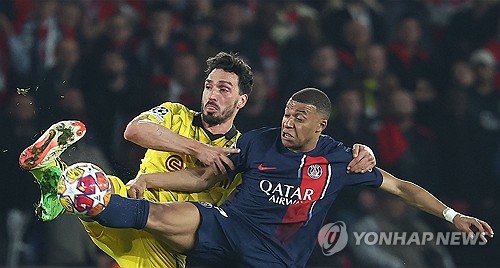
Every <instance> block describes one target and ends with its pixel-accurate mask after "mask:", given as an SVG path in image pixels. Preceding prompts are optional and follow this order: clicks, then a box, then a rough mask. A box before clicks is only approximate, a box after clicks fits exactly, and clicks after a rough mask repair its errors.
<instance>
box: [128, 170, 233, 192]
mask: <svg viewBox="0 0 500 268" xmlns="http://www.w3.org/2000/svg"><path fill="white" fill-rule="evenodd" d="M224 179H227V175H215V174H214V172H213V170H212V169H211V168H210V167H200V168H187V169H183V170H179V171H173V172H159V173H147V174H140V175H138V176H137V177H136V178H135V179H133V180H131V181H129V182H128V183H127V186H130V187H129V189H128V190H127V193H128V196H129V197H131V198H142V197H143V194H144V190H145V189H146V188H155V189H169V190H175V191H181V192H201V191H203V190H206V189H208V188H210V187H212V186H213V185H214V184H216V183H217V182H219V181H222V180H224Z"/></svg>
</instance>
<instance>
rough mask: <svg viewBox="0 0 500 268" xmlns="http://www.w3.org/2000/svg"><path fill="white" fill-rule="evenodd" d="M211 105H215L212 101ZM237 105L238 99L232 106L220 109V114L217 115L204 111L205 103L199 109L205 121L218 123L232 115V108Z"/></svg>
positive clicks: (210, 123)
mask: <svg viewBox="0 0 500 268" xmlns="http://www.w3.org/2000/svg"><path fill="white" fill-rule="evenodd" d="M212 105H215V104H213V103H212ZM237 105H238V101H235V102H234V104H233V105H232V106H230V107H227V108H226V109H224V110H222V111H221V114H220V115H219V116H217V115H215V114H213V113H207V112H206V111H205V105H204V104H202V105H201V111H202V118H203V121H205V122H206V123H207V124H209V125H219V124H222V123H225V122H226V121H227V120H228V119H229V118H230V117H231V116H232V115H233V113H234V110H235V109H236V106H237ZM217 107H219V106H217ZM219 108H220V107H219Z"/></svg>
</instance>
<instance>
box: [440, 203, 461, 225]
mask: <svg viewBox="0 0 500 268" xmlns="http://www.w3.org/2000/svg"><path fill="white" fill-rule="evenodd" d="M458 214H459V213H458V212H456V211H455V210H454V209H452V208H450V207H447V208H445V209H444V210H443V217H444V219H445V220H446V221H448V222H450V223H453V219H454V218H455V217H456V216H457V215H458Z"/></svg>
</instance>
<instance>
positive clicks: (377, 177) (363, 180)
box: [337, 145, 383, 187]
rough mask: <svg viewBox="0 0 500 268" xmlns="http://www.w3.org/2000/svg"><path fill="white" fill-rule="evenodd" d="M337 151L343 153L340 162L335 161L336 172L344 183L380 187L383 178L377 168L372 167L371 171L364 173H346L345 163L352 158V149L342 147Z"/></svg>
mask: <svg viewBox="0 0 500 268" xmlns="http://www.w3.org/2000/svg"><path fill="white" fill-rule="evenodd" d="M341 146H343V145H341ZM338 153H339V154H343V156H342V157H341V158H342V159H343V161H341V163H337V171H338V174H340V177H341V178H342V182H343V184H344V185H350V186H352V185H360V186H361V185H362V186H370V187H380V185H381V184H382V179H383V178H382V173H380V171H379V170H378V169H376V168H373V169H372V171H370V172H365V173H347V172H346V170H347V165H348V164H349V162H350V161H351V160H352V150H351V148H347V147H344V150H341V151H340V152H338Z"/></svg>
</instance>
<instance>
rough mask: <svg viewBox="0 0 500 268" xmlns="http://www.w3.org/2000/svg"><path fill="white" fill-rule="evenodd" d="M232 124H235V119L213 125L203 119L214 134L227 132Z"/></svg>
mask: <svg viewBox="0 0 500 268" xmlns="http://www.w3.org/2000/svg"><path fill="white" fill-rule="evenodd" d="M232 126H233V120H227V121H226V122H224V123H221V124H217V125H211V124H208V123H207V122H205V121H203V127H204V128H205V129H206V130H208V131H210V133H212V134H214V135H217V134H226V133H227V132H228V131H229V130H230V129H231V127H232Z"/></svg>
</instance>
